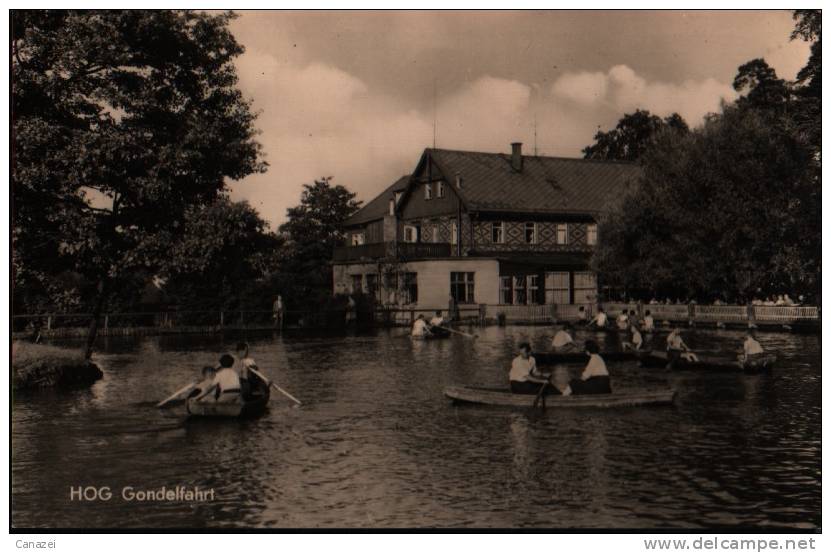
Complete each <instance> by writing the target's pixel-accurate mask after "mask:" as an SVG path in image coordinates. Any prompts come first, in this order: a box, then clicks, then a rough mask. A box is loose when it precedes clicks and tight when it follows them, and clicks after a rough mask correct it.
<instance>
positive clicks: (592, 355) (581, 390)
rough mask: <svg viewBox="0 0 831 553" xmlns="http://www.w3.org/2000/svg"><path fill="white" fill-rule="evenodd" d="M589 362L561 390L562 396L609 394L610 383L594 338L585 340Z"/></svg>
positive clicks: (610, 389) (610, 391) (604, 363)
mask: <svg viewBox="0 0 831 553" xmlns="http://www.w3.org/2000/svg"><path fill="white" fill-rule="evenodd" d="M586 353H587V354H588V356H589V362H588V363H587V364H586V368H585V369H583V374H581V375H580V378H574V379H572V380H571V381H570V382H569V383H568V386H566V388H565V389H564V390H563V391H562V394H563V395H564V396H570V395H583V394H611V393H612V384H611V381H610V380H609V371H608V369H606V362H605V361H603V358H602V357H600V348H599V346H598V345H597V342H595V341H594V340H586Z"/></svg>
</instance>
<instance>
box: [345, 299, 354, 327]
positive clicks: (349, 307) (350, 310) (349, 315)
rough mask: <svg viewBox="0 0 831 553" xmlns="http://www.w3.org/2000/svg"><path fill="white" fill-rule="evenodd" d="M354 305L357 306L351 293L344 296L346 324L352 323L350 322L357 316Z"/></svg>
mask: <svg viewBox="0 0 831 553" xmlns="http://www.w3.org/2000/svg"><path fill="white" fill-rule="evenodd" d="M356 307H357V304H356V303H355V299H354V298H353V297H352V295H351V294H350V295H348V296H346V324H347V325H349V324H352V323H354V322H355V319H356V318H357V315H356V313H355V308H356Z"/></svg>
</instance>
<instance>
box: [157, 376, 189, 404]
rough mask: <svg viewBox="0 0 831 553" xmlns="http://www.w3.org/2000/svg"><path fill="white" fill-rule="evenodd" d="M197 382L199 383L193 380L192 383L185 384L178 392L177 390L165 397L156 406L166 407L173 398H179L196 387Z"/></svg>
mask: <svg viewBox="0 0 831 553" xmlns="http://www.w3.org/2000/svg"><path fill="white" fill-rule="evenodd" d="M196 384H197V383H196V382H192V383H190V384H188V385H187V386H184V387H183V388H182V389H181V390H179V391H178V392H176V393H175V394H173V395H172V396H170V397H169V398H167V399H163V400H162V401H160V402H159V403H157V404H156V407H159V408H162V407H164V406H165V405H167V404H168V403H170V402H172V401H173V400H175V399H176V398H178V397H179V396H180V395H182V394H186V393H188V392H190V391H191V390H193V389H194V388H195V387H196Z"/></svg>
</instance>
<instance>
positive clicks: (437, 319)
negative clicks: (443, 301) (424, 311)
mask: <svg viewBox="0 0 831 553" xmlns="http://www.w3.org/2000/svg"><path fill="white" fill-rule="evenodd" d="M430 326H431V327H434V326H444V317H442V316H441V311H436V314H435V315H434V316H433V318H432V319H430Z"/></svg>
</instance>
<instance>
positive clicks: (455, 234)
mask: <svg viewBox="0 0 831 553" xmlns="http://www.w3.org/2000/svg"><path fill="white" fill-rule="evenodd" d="M458 240H459V227H458V226H457V225H456V221H455V220H453V221H450V243H451V244H453V245H454V246H455V245H456V242H457V241H458Z"/></svg>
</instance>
